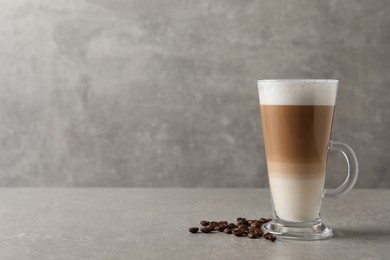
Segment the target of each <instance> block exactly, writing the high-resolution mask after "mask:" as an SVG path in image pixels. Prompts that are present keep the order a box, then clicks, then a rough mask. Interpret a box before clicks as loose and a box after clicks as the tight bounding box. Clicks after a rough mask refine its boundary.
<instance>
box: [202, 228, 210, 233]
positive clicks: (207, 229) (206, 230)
mask: <svg viewBox="0 0 390 260" xmlns="http://www.w3.org/2000/svg"><path fill="white" fill-rule="evenodd" d="M200 231H202V232H203V233H210V232H211V231H212V230H211V229H210V228H208V227H205V228H201V229H200Z"/></svg>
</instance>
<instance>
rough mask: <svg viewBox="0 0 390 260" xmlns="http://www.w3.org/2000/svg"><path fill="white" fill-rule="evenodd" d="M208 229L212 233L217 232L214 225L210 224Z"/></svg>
mask: <svg viewBox="0 0 390 260" xmlns="http://www.w3.org/2000/svg"><path fill="white" fill-rule="evenodd" d="M206 228H208V229H210V231H214V230H215V226H214V225H213V224H209V225H208V226H207V227H206Z"/></svg>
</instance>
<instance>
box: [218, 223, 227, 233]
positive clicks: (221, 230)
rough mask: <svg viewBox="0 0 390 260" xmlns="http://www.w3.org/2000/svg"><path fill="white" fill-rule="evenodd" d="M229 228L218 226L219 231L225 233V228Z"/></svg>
mask: <svg viewBox="0 0 390 260" xmlns="http://www.w3.org/2000/svg"><path fill="white" fill-rule="evenodd" d="M227 227H228V226H227V225H221V226H218V231H219V232H223V231H224V230H225V228H227Z"/></svg>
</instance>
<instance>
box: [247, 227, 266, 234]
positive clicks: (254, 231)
mask: <svg viewBox="0 0 390 260" xmlns="http://www.w3.org/2000/svg"><path fill="white" fill-rule="evenodd" d="M249 231H251V232H253V233H255V234H256V235H258V236H262V235H263V231H262V230H261V229H260V228H251V229H250V230H249Z"/></svg>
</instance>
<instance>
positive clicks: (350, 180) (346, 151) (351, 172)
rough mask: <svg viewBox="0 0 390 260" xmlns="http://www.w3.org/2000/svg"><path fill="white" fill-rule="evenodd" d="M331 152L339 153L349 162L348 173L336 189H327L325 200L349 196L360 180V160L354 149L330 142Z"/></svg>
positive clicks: (324, 195)
mask: <svg viewBox="0 0 390 260" xmlns="http://www.w3.org/2000/svg"><path fill="white" fill-rule="evenodd" d="M329 150H335V151H339V152H340V153H342V154H343V155H344V158H345V160H346V161H347V166H348V173H347V177H346V178H345V180H344V182H343V183H342V184H341V185H340V186H338V187H337V188H335V189H325V190H324V194H323V197H324V198H336V197H340V196H343V195H345V194H347V193H348V192H349V191H350V190H351V189H352V188H353V186H354V185H355V183H356V180H357V178H358V172H359V166H358V160H357V158H356V155H355V153H354V152H353V150H352V148H351V147H349V146H348V145H346V144H344V143H341V142H334V141H330V143H329Z"/></svg>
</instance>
